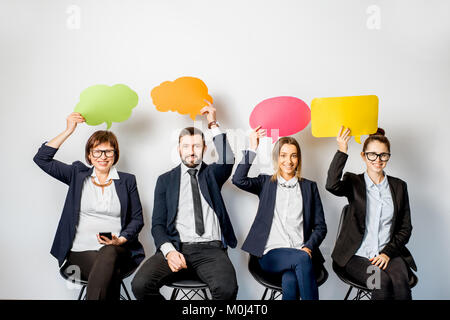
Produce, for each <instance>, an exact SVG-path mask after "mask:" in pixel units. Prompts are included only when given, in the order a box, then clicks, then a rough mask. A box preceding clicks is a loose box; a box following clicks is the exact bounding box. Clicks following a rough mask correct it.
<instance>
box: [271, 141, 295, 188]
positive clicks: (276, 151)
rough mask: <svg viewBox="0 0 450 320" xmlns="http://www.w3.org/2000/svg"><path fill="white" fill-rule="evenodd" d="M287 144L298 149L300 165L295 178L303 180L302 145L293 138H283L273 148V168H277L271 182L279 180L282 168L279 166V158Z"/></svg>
mask: <svg viewBox="0 0 450 320" xmlns="http://www.w3.org/2000/svg"><path fill="white" fill-rule="evenodd" d="M285 144H292V145H294V146H295V148H296V149H297V156H298V165H297V168H296V169H295V176H296V177H297V178H298V179H299V180H300V179H301V171H302V151H301V149H300V145H299V144H298V142H297V140H295V138H292V137H282V138H280V139H279V140H278V141H277V142H276V143H275V146H274V147H273V151H272V161H273V166H274V167H275V173H274V174H273V175H272V178H271V180H272V181H275V180H277V178H278V176H279V175H280V166H279V164H278V157H279V155H280V150H281V148H282V147H283V146H284V145H285Z"/></svg>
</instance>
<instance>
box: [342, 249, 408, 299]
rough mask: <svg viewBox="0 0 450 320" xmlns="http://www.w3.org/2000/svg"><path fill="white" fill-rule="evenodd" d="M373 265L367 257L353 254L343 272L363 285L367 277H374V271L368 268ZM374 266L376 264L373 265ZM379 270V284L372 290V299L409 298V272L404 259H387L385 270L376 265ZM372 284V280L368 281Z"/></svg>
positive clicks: (365, 283) (365, 284)
mask: <svg viewBox="0 0 450 320" xmlns="http://www.w3.org/2000/svg"><path fill="white" fill-rule="evenodd" d="M370 266H372V267H374V266H373V265H372V264H371V262H370V261H369V259H367V258H364V257H360V256H353V257H352V258H351V259H350V260H349V261H348V263H347V265H346V266H345V272H346V273H347V274H348V275H349V276H350V278H351V280H353V281H354V282H355V283H358V284H360V285H363V286H367V280H368V279H369V277H372V279H374V277H373V275H374V271H373V270H372V269H368V268H369V267H370ZM375 267H376V266H375ZM376 268H377V269H375V270H377V271H378V270H379V271H380V277H379V280H380V281H379V286H378V288H377V286H375V288H374V289H373V290H372V300H389V299H395V300H411V299H412V298H411V288H410V287H409V273H408V267H407V266H406V263H405V261H404V260H403V259H402V258H401V257H395V258H393V259H390V260H389V263H388V265H387V267H386V270H382V269H380V268H378V267H376ZM370 283H371V284H372V285H373V284H374V282H372V281H370Z"/></svg>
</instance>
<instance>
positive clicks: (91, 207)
mask: <svg viewBox="0 0 450 320" xmlns="http://www.w3.org/2000/svg"><path fill="white" fill-rule="evenodd" d="M91 177H94V180H95V182H97V183H100V182H99V180H98V178H97V176H96V173H95V169H94V170H93V171H92V174H91V175H90V176H88V177H86V180H85V181H84V184H83V189H82V191H81V205H80V216H79V221H78V225H77V230H76V233H75V239H74V241H73V245H72V251H87V250H99V249H100V248H101V247H103V244H100V243H99V242H98V240H97V233H100V232H111V233H112V234H114V235H116V236H119V234H120V231H121V229H122V226H121V222H120V209H121V206H120V201H119V197H118V196H117V191H116V187H115V183H114V181H113V182H112V183H111V184H110V185H109V186H107V187H104V192H103V193H102V188H101V187H97V186H96V185H94V183H93V182H92V180H91ZM109 179H119V174H118V173H117V170H116V168H114V167H112V168H111V169H110V170H109V175H108V177H107V179H106V181H109Z"/></svg>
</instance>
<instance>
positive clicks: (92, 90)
mask: <svg viewBox="0 0 450 320" xmlns="http://www.w3.org/2000/svg"><path fill="white" fill-rule="evenodd" d="M137 103H138V95H137V93H136V92H134V91H133V90H131V89H130V88H129V87H128V86H126V85H124V84H116V85H114V86H107V85H103V84H99V85H95V86H91V87H89V88H87V89H85V90H83V92H81V94H80V102H78V104H77V105H76V106H75V110H74V111H75V112H79V113H81V115H82V116H83V117H84V118H85V119H86V124H88V125H91V126H97V125H99V124H102V123H103V122H105V123H106V125H107V129H109V128H111V124H112V122H122V121H125V120H127V119H128V118H129V117H130V116H131V112H132V110H133V108H134V107H136V105H137Z"/></svg>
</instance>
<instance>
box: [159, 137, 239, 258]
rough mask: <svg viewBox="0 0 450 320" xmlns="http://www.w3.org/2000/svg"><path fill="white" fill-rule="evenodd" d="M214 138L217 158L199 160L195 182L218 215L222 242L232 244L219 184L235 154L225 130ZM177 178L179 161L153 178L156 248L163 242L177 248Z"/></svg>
mask: <svg viewBox="0 0 450 320" xmlns="http://www.w3.org/2000/svg"><path fill="white" fill-rule="evenodd" d="M213 141H214V144H215V146H216V152H217V153H218V156H219V157H218V160H217V162H214V163H212V164H210V165H207V164H205V163H202V165H201V167H200V170H199V173H198V184H199V186H200V192H201V193H202V195H203V197H204V198H205V200H206V202H208V204H209V206H210V207H211V208H212V209H213V210H214V212H215V213H216V215H217V218H218V220H219V224H220V228H221V231H222V242H223V244H224V246H225V247H227V246H230V247H231V248H234V247H236V244H237V240H236V236H235V234H234V230H233V226H232V225H231V221H230V218H229V216H228V212H227V209H226V208H225V203H224V201H223V198H222V194H221V190H222V186H223V184H224V183H225V181H227V179H228V178H229V177H230V175H231V171H232V170H233V165H234V154H233V151H232V150H231V147H230V145H229V143H228V141H227V138H226V134H224V133H222V134H220V135H217V136H215V137H214V139H213ZM180 178H181V165H178V166H177V167H175V168H174V169H172V170H170V171H168V172H166V173H164V174H162V175H160V176H159V177H158V180H157V182H156V187H155V196H154V205H153V217H152V235H153V239H154V240H155V246H156V248H157V250H158V251H159V248H160V246H161V245H162V244H164V243H166V242H171V243H172V244H173V245H174V247H175V248H176V249H177V250H180V235H179V233H178V231H177V229H176V228H175V218H176V216H177V213H178V200H179V194H180Z"/></svg>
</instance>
